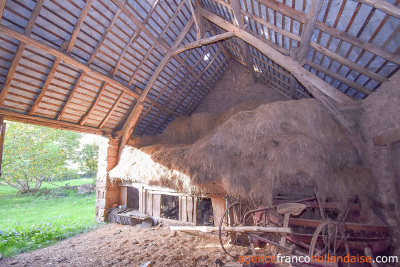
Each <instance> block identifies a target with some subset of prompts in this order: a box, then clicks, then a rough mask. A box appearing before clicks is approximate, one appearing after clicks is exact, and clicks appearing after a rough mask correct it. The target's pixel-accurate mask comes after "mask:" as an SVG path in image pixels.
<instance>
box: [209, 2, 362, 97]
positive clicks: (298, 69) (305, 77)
mask: <svg viewBox="0 0 400 267" xmlns="http://www.w3.org/2000/svg"><path fill="white" fill-rule="evenodd" d="M202 15H203V17H205V18H206V19H208V20H209V21H211V22H213V23H214V24H216V25H218V26H219V27H221V28H223V29H224V30H226V31H232V32H235V34H236V36H237V37H239V38H241V39H242V40H244V41H246V42H248V43H249V44H251V45H253V46H254V47H257V48H258V49H259V50H260V52H262V53H263V54H264V55H266V56H267V57H268V58H270V59H271V60H273V61H274V62H276V63H278V64H279V65H281V66H282V67H283V68H284V69H286V70H287V71H289V72H290V73H292V74H293V76H295V77H296V79H297V80H298V81H299V82H300V83H302V84H303V85H304V86H305V87H306V88H307V89H308V90H309V91H310V92H311V93H312V94H313V95H316V94H317V93H318V92H323V93H324V94H326V95H328V96H329V97H331V98H332V99H333V100H335V101H336V102H338V103H351V102H354V100H352V99H351V98H350V97H348V96H347V95H345V94H343V93H341V92H340V91H339V90H337V89H336V88H334V87H333V86H331V85H330V84H328V83H327V82H325V81H323V80H321V79H320V78H318V77H316V76H315V75H313V74H312V73H310V72H309V71H308V70H306V69H304V68H303V67H302V66H301V65H300V64H299V63H298V62H296V61H295V60H293V59H291V58H290V57H288V56H285V55H283V54H281V53H279V52H278V51H276V50H274V49H272V48H271V47H269V46H268V45H267V44H266V43H265V42H263V41H261V40H259V39H258V38H256V37H254V36H253V35H252V34H250V33H248V32H246V31H245V30H242V29H240V28H238V27H236V26H235V25H233V24H232V23H229V22H228V21H226V20H224V19H223V18H221V17H219V16H217V15H215V14H213V13H211V12H209V11H207V10H205V9H203V10H202ZM315 92H317V93H315Z"/></svg>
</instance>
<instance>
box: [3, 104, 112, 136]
mask: <svg viewBox="0 0 400 267" xmlns="http://www.w3.org/2000/svg"><path fill="white" fill-rule="evenodd" d="M0 114H4V115H5V118H6V119H7V120H10V121H17V122H22V123H28V124H34V125H39V126H45V127H50V128H55V129H62V130H70V131H74V132H81V133H90V134H98V135H103V136H110V134H111V130H105V129H103V130H99V129H96V128H93V127H89V126H81V125H79V124H74V123H70V122H66V121H57V120H54V119H48V118H43V117H39V116H30V115H24V114H18V113H15V112H12V111H8V110H0Z"/></svg>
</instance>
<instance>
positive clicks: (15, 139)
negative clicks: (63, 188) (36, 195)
mask: <svg viewBox="0 0 400 267" xmlns="http://www.w3.org/2000/svg"><path fill="white" fill-rule="evenodd" d="M81 136H82V135H81V134H79V133H75V132H70V131H63V130H56V129H52V128H46V127H40V126H34V125H29V124H22V123H17V122H10V121H8V122H7V129H6V138H5V142H4V155H3V165H2V175H1V179H2V180H3V181H5V182H6V183H7V184H9V185H10V186H13V187H15V188H17V189H18V190H19V191H20V192H21V193H24V192H28V191H35V190H37V189H39V188H40V186H41V184H42V182H43V181H44V180H48V179H53V178H55V177H62V176H71V175H72V176H73V175H75V173H76V170H74V169H70V168H68V165H69V164H71V163H72V162H74V161H76V159H77V153H76V150H77V148H78V147H79V139H80V138H81ZM31 183H34V185H33V186H32V184H31Z"/></svg>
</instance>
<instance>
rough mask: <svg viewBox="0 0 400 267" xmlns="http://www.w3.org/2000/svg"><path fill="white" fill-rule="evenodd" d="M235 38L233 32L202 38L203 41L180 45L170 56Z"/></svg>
mask: <svg viewBox="0 0 400 267" xmlns="http://www.w3.org/2000/svg"><path fill="white" fill-rule="evenodd" d="M233 36H235V34H234V33H233V32H225V33H221V34H218V35H215V36H211V37H208V38H204V39H200V40H197V41H194V42H192V43H189V44H186V45H182V46H180V47H178V48H177V49H175V50H174V51H173V52H172V53H171V56H175V55H178V54H179V53H182V52H183V51H186V50H188V49H192V48H196V47H200V46H203V45H207V44H211V43H215V42H218V41H221V40H224V39H228V38H231V37H233Z"/></svg>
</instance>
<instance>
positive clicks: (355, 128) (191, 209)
mask: <svg viewBox="0 0 400 267" xmlns="http://www.w3.org/2000/svg"><path fill="white" fill-rule="evenodd" d="M399 4H400V1H399V0H325V1H324V0H188V1H185V0H184V1H179V0H173V1H163V0H147V1H139V0H83V1H82V0H59V1H58V0H25V1H21V0H7V1H6V0H1V1H0V20H1V23H0V44H1V45H0V85H1V92H0V114H2V115H4V118H5V119H7V120H12V121H18V122H23V123H30V124H36V125H41V126H47V127H53V128H58V129H64V130H71V131H78V132H83V133H92V134H97V135H102V136H104V137H105V138H104V139H103V140H104V141H103V144H102V145H101V147H100V156H99V171H98V177H97V189H96V220H97V221H99V222H101V221H107V220H108V218H111V217H112V216H111V217H110V216H109V217H108V213H109V212H110V210H111V209H112V208H113V207H114V208H116V207H117V206H122V207H125V211H126V209H129V211H128V212H131V211H132V210H133V211H135V210H137V211H138V212H139V213H141V214H146V215H148V216H152V217H154V218H156V219H159V220H161V221H162V220H165V221H168V220H176V221H180V222H182V223H186V224H187V225H190V226H196V225H197V226H199V225H203V226H212V225H214V226H219V225H220V221H221V219H223V218H224V211H225V209H227V208H228V207H229V205H230V204H232V203H235V202H236V201H243V203H246V205H248V206H251V208H252V209H256V208H257V207H261V206H262V207H274V205H276V204H277V203H284V202H285V201H286V202H288V201H289V202H296V201H297V200H301V199H306V201H300V202H304V203H307V205H308V206H307V210H308V209H311V208H312V209H313V211H312V212H314V213H315V214H317V215H318V212H319V216H322V217H324V216H323V214H322V213H323V212H322V211H321V210H318V207H316V206H313V205H315V203H317V204H319V205H321V202H322V203H325V204H326V206H333V204H335V207H337V209H338V210H339V211H340V210H345V207H347V206H346V205H347V204H348V201H349V200H353V202H352V203H350V204H352V205H355V206H356V207H355V208H354V209H353V206H351V208H350V213H351V214H350V215H354V216H353V217H357V218H356V219H354V221H353V222H352V223H361V222H363V223H364V222H366V224H367V225H370V226H371V227H372V228H371V229H372V230H371V229H370V228H369V230H370V231H374V230H376V229H381V228H379V227H380V226H385V227H387V229H388V230H387V232H386V230H385V233H384V234H385V235H387V236H385V242H386V241H388V242H387V244H386V243H385V242H384V243H383V245H384V246H385V250H389V251H390V252H388V253H391V254H393V253H395V254H396V253H397V254H399V248H400V245H399V244H400V231H399V227H398V226H399V223H400V72H398V70H399V69H400V54H399V52H400V8H399ZM354 196H357V197H356V198H354ZM310 198H311V199H312V201H309V200H310ZM325 204H323V205H322V206H324V205H325ZM348 211H349V210H347V212H348ZM306 212H307V211H306ZM306 212H305V213H306ZM309 213H311V212H309ZM110 214H111V213H110ZM315 214H314V215H315ZM339 214H340V213H339ZM346 214H347V213H346ZM111 215H112V214H111ZM314 215H312V216H311V217H308V219H315V217H313V216H314ZM338 217H340V216H339V215H338V214H336V215H334V218H335V219H337V218H338ZM350 217H351V216H350ZM112 218H113V217H112ZM282 218H283V217H282ZM292 222H293V223H295V220H292ZM298 223H300V222H299V221H298ZM297 226H299V225H297ZM376 231H378V230H376ZM381 234H382V233H381ZM373 238H375V239H376V240H378V239H379V238H381V239H379V240H383V239H384V238H383V237H382V236H380V237H379V238H378V237H373ZM285 240H286V237H285ZM379 240H378V241H379ZM371 242H372V241H371ZM371 242H364V243H362V244H361V246H364V247H362V250H363V251H364V249H365V248H367V247H370V248H372V253H374V245H371ZM281 245H282V243H281ZM378 245H382V244H378ZM378 245H377V246H378ZM376 251H379V252H377V253H380V252H382V251H380V250H379V249H378V248H377V249H376Z"/></svg>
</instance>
